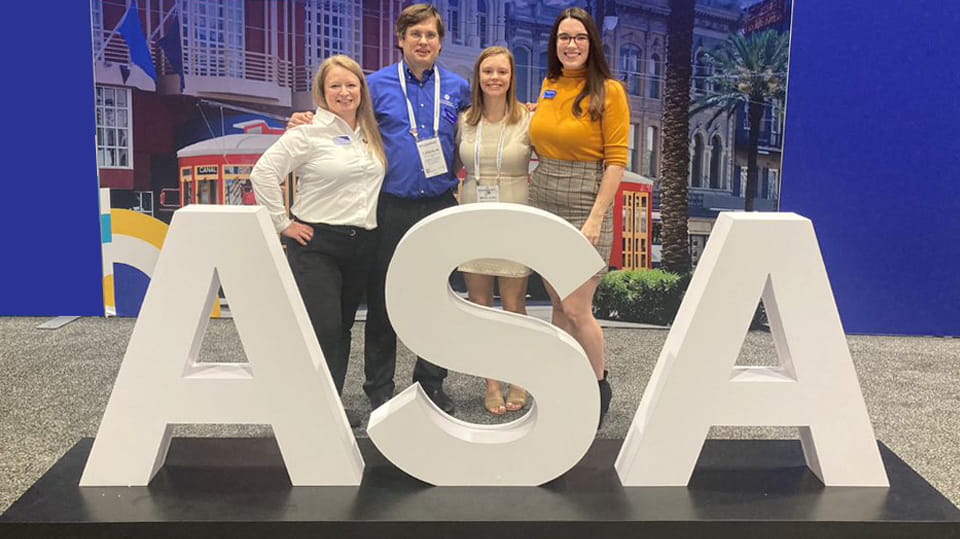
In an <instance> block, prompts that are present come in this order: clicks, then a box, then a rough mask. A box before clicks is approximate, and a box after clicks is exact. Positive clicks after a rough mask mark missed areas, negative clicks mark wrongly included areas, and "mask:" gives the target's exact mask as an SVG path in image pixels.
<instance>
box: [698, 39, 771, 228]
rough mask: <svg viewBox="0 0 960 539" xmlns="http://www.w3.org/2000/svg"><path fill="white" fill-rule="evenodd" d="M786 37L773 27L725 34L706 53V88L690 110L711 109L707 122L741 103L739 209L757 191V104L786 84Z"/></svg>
mask: <svg viewBox="0 0 960 539" xmlns="http://www.w3.org/2000/svg"><path fill="white" fill-rule="evenodd" d="M789 39H790V38H789V36H788V35H787V34H785V33H781V32H778V31H777V30H774V29H768V30H764V31H763V32H758V33H755V34H751V35H750V36H749V37H745V36H742V35H739V34H734V35H731V36H730V37H728V38H727V40H726V41H724V42H723V43H722V44H721V45H720V46H718V47H717V48H716V49H714V50H713V51H710V52H707V53H706V58H707V62H708V63H709V64H710V65H711V66H712V67H713V73H712V74H711V75H710V76H709V77H708V79H707V88H712V90H710V91H708V92H707V93H706V94H705V95H704V96H702V97H700V98H699V99H697V101H696V102H695V103H694V104H693V105H692V107H691V109H690V114H691V115H693V114H696V113H698V112H701V111H704V110H707V109H713V108H716V113H715V114H714V115H713V116H712V117H711V118H710V122H712V121H713V120H715V119H716V118H717V117H718V116H720V115H721V114H726V115H727V116H728V117H735V116H734V115H735V114H736V112H737V109H738V107H740V106H741V105H744V106H746V112H747V125H748V126H749V132H748V135H749V136H748V144H747V185H746V188H745V190H744V197H745V202H744V209H745V210H746V211H753V200H754V198H755V197H756V196H757V147H758V146H759V145H760V120H761V119H762V118H763V109H764V107H766V106H767V105H768V104H770V103H772V102H773V101H774V100H779V99H783V97H784V95H785V92H786V87H787V59H788V54H789V49H788V47H789Z"/></svg>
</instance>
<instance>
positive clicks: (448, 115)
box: [443, 109, 457, 125]
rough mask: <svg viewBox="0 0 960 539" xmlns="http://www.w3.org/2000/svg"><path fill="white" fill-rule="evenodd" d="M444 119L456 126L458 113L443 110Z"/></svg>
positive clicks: (451, 110)
mask: <svg viewBox="0 0 960 539" xmlns="http://www.w3.org/2000/svg"><path fill="white" fill-rule="evenodd" d="M443 119H444V120H446V121H448V122H450V123H452V124H454V125H456V123H457V113H456V112H455V111H454V110H453V109H443Z"/></svg>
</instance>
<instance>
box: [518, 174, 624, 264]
mask: <svg viewBox="0 0 960 539" xmlns="http://www.w3.org/2000/svg"><path fill="white" fill-rule="evenodd" d="M601 179H603V163H602V162H596V163H588V162H584V161H561V160H559V159H550V158H547V157H540V163H539V164H538V165H537V168H536V169H534V171H533V174H532V175H531V176H530V205H531V206H533V207H535V208H540V209H541V210H546V211H548V212H550V213H553V214H554V215H557V216H558V217H561V218H563V219H564V220H566V221H567V222H568V223H570V224H571V225H573V226H575V227H576V228H577V230H580V229H581V228H583V224H584V223H585V222H586V221H587V217H589V216H590V210H591V209H593V203H594V202H595V201H596V200H597V193H598V192H599V190H600V180H601ZM594 247H596V249H597V252H598V253H600V257H601V258H603V260H604V262H605V263H606V264H604V267H603V269H602V270H600V271H599V272H598V273H597V275H603V274H604V273H606V272H607V269H608V265H609V262H610V251H611V249H612V247H613V207H612V205H611V207H610V208H608V209H607V213H606V215H604V217H603V225H602V226H601V228H600V241H599V243H598V244H597V245H595V246H594Z"/></svg>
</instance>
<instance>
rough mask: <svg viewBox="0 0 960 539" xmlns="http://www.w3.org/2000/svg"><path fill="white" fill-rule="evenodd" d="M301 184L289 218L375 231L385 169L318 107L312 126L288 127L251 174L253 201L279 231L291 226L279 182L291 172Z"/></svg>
mask: <svg viewBox="0 0 960 539" xmlns="http://www.w3.org/2000/svg"><path fill="white" fill-rule="evenodd" d="M294 170H295V171H296V173H297V176H299V177H300V181H299V183H298V185H297V193H296V197H295V200H294V203H293V208H291V210H292V211H293V214H294V215H296V216H297V217H298V218H299V219H301V220H303V221H306V222H308V223H326V224H328V225H350V226H356V227H361V228H364V229H367V230H372V229H374V228H376V227H377V199H378V197H379V195H380V186H381V184H382V183H383V173H384V167H383V163H382V162H380V159H379V158H377V156H376V154H375V153H374V152H373V148H372V147H371V146H370V145H369V144H368V143H367V141H366V140H365V139H364V138H363V137H362V136H361V135H360V128H359V127H358V128H357V129H356V130H353V129H350V126H349V125H348V124H347V122H346V121H344V120H343V118H340V117H339V116H337V115H335V114H333V113H331V112H329V111H327V110H324V109H320V108H318V109H317V111H316V113H315V114H314V117H313V123H312V124H310V125H301V126H297V127H294V128H292V129H288V130H287V131H286V132H285V133H284V134H283V135H282V136H281V137H280V138H279V139H278V140H277V141H276V142H275V143H274V144H273V146H270V148H268V149H267V151H266V152H264V154H263V155H262V156H260V159H259V160H257V164H256V165H255V166H254V167H253V171H252V172H251V173H250V181H251V183H253V191H254V193H255V194H256V197H257V203H258V204H260V205H262V206H265V207H266V208H267V210H268V211H269V212H270V218H271V219H272V220H273V225H274V226H275V227H276V229H277V232H283V231H284V230H286V228H287V227H288V226H290V223H291V219H290V217H289V216H288V215H287V212H286V210H285V208H284V204H283V195H282V193H281V191H280V184H281V183H283V181H284V180H285V179H286V177H287V175H288V174H290V172H292V171H294Z"/></svg>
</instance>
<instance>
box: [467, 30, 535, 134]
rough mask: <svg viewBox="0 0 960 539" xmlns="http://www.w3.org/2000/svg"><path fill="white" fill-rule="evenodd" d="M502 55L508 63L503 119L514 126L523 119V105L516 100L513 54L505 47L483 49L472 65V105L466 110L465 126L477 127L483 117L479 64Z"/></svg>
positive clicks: (515, 67)
mask: <svg viewBox="0 0 960 539" xmlns="http://www.w3.org/2000/svg"><path fill="white" fill-rule="evenodd" d="M500 54H502V55H504V56H506V57H507V60H508V61H509V62H510V85H509V86H508V87H507V110H506V115H505V116H504V118H505V119H506V122H507V124H508V125H509V124H515V123H517V122H519V121H520V119H521V118H523V110H522V107H523V105H521V104H520V101H518V100H517V66H516V62H514V60H513V54H512V53H511V52H510V50H509V49H507V48H506V47H498V46H493V47H487V48H485V49H483V52H481V53H480V56H478V57H477V62H476V63H475V64H474V65H473V81H472V82H471V83H470V87H471V91H470V94H471V96H470V98H471V102H472V104H471V105H470V108H468V109H467V112H466V116H465V117H464V120H465V121H466V122H467V125H477V124H478V123H480V118H482V117H483V90H481V89H480V64H482V63H483V61H484V60H486V59H487V58H490V57H491V56H497V55H500Z"/></svg>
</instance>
